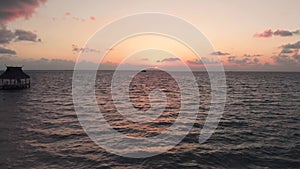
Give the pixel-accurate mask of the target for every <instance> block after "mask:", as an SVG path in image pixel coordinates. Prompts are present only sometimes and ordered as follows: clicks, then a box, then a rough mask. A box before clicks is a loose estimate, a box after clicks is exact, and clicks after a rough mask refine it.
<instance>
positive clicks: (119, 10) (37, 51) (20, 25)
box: [0, 0, 300, 71]
mask: <svg viewBox="0 0 300 169" xmlns="http://www.w3.org/2000/svg"><path fill="white" fill-rule="evenodd" d="M299 7H300V1H298V0H263V1H261V0H252V1H243V0H227V1H221V0H218V1H217V0H209V1H208V0H206V1H204V0H187V1H182V0H163V1H162V0H151V1H144V0H124V1H120V0H119V1H117V0H87V1H82V0H51V1H50V0H1V1H0V69H4V68H5V64H6V65H24V68H25V69H38V70H43V69H63V70H65V69H72V68H73V66H74V63H75V62H76V60H77V56H78V55H79V53H80V52H83V53H89V54H90V55H97V54H99V53H101V52H108V53H107V56H106V57H105V59H104V60H103V62H102V64H103V66H104V67H105V68H110V67H113V66H116V65H118V64H120V62H121V61H122V60H123V59H124V57H126V56H128V54H130V53H132V52H134V51H137V50H142V49H148V48H155V49H164V50H167V51H171V52H172V53H173V54H175V55H176V56H173V55H168V54H166V53H160V52H157V51H156V52H153V53H151V52H148V53H144V55H139V56H138V55H135V56H132V57H131V58H128V59H127V60H126V64H128V65H132V67H135V66H136V67H138V66H139V65H147V66H149V67H163V66H169V67H174V69H178V70H180V67H181V65H182V64H187V65H189V66H191V67H194V68H197V67H203V65H202V62H201V60H199V59H197V58H198V57H197V56H195V55H194V54H193V53H192V52H191V51H190V50H189V49H187V48H186V47H185V46H184V45H182V44H181V43H179V42H177V41H176V40H174V39H171V38H167V37H161V36H156V35H144V36H138V37H133V38H129V39H128V40H125V41H123V42H121V43H119V44H117V45H116V46H114V47H113V48H112V49H101V47H99V48H89V47H88V46H84V45H85V44H86V43H87V41H88V40H89V38H90V37H91V36H92V35H93V34H94V33H95V32H96V31H97V30H98V29H99V28H101V27H103V26H104V25H106V24H109V23H110V22H112V21H114V20H117V19H119V18H122V17H125V16H128V15H133V14H137V13H144V12H159V13H164V14H170V15H173V16H177V17H179V18H182V19H184V20H185V21H187V22H189V23H191V24H193V25H194V26H195V27H197V28H198V29H199V30H200V31H201V32H202V33H203V34H204V35H205V36H206V37H207V39H208V40H209V41H210V42H211V44H212V45H213V47H214V49H215V53H207V54H206V55H205V56H201V57H204V58H206V59H209V58H210V57H212V56H216V55H217V54H218V55H219V58H220V60H221V61H222V63H223V65H224V67H225V69H226V70H233V71H234V70H237V71H248V70H251V71H300V53H299V52H298V50H299V49H300V16H299V12H298V11H299ZM120 29H122V28H120ZM178 58H180V59H178Z"/></svg>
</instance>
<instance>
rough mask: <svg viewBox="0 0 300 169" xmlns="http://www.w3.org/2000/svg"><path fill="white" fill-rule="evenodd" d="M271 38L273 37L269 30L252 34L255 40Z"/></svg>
mask: <svg viewBox="0 0 300 169" xmlns="http://www.w3.org/2000/svg"><path fill="white" fill-rule="evenodd" d="M272 36H273V31H272V30H271V29H268V30H265V31H264V32H262V33H256V34H254V37H256V38H270V37H272Z"/></svg>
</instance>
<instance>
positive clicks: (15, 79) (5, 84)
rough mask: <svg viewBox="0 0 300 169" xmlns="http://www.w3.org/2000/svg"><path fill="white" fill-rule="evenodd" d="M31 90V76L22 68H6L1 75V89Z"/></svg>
mask: <svg viewBox="0 0 300 169" xmlns="http://www.w3.org/2000/svg"><path fill="white" fill-rule="evenodd" d="M26 88H30V76H28V75H27V74H26V73H24V72H23V70H22V67H13V66H6V71H5V72H4V73H2V74H1V75H0V89H26Z"/></svg>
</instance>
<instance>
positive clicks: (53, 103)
mask: <svg viewBox="0 0 300 169" xmlns="http://www.w3.org/2000/svg"><path fill="white" fill-rule="evenodd" d="M26 73H28V75H30V76H31V88H30V89H26V90H11V91H5V90H0V132H1V134H0V152H1V156H0V168H3V169H4V168H39V169H40V168H41V169H43V168H56V169H59V168H74V169H75V168H79V169H81V168H122V169H123V168H137V169H139V168H299V166H300V158H299V156H300V87H299V86H300V73H288V72H286V73H280V72H226V83H227V100H226V105H225V110H224V113H223V117H222V118H221V121H220V122H219V125H218V127H217V129H216V130H215V132H214V133H213V135H212V136H211V137H210V138H209V139H208V140H207V141H206V142H204V143H202V144H199V142H198V141H199V134H200V131H201V128H202V127H203V124H204V121H205V118H206V115H207V112H208V111H209V107H210V105H211V103H210V99H211V88H210V83H209V78H208V75H207V74H206V73H205V72H194V76H195V79H196V80H197V84H198V87H199V95H200V96H199V97H200V106H199V112H197V115H198V116H197V120H196V123H195V124H193V127H192V129H191V130H190V132H189V133H188V134H187V135H186V136H185V137H184V139H183V140H182V141H181V142H180V143H179V144H177V145H176V146H175V147H173V148H171V149H170V150H168V151H166V152H164V153H162V154H159V155H156V156H153V157H148V158H141V159H138V158H127V157H122V156H118V155H115V154H112V153H110V152H108V151H106V150H105V149H104V148H101V147H100V146H98V145H97V144H96V143H95V142H93V141H92V140H91V139H90V138H89V137H88V135H87V134H86V133H85V131H84V130H83V128H82V126H81V125H80V123H79V121H78V118H77V115H76V112H75V110H74V105H73V98H72V76H73V72H72V71H26ZM144 74H145V76H141V77H137V78H138V79H137V80H135V81H134V83H132V86H131V87H132V88H131V90H130V91H131V93H130V94H131V95H132V97H131V101H132V104H133V106H134V108H136V109H139V110H141V111H146V110H149V109H151V104H150V103H149V99H147V98H148V96H147V94H149V93H147V91H149V90H153V89H155V88H151V85H153V84H154V85H155V82H157V80H160V81H163V82H164V83H163V84H162V86H160V87H162V88H165V89H166V91H165V92H166V97H167V98H168V100H167V103H166V109H165V111H164V112H163V114H161V116H159V117H158V118H157V119H156V120H155V121H153V122H152V123H151V122H150V123H147V124H142V125H139V124H137V123H133V122H131V121H128V120H126V119H124V118H123V119H122V117H123V116H120V114H118V113H117V112H116V110H115V107H114V105H113V102H112V98H111V97H110V90H111V89H110V85H109V84H110V79H111V77H112V75H113V72H112V71H100V72H98V76H97V80H96V87H95V88H96V96H97V101H98V103H99V108H100V110H102V113H103V114H104V116H105V118H106V120H107V121H108V122H109V124H110V125H111V126H112V127H113V128H114V129H115V130H116V131H118V132H120V133H122V134H124V135H128V136H132V137H152V136H155V135H158V134H160V132H162V131H165V130H167V129H168V127H170V126H171V125H172V123H173V122H174V121H175V120H176V118H177V116H178V109H179V108H180V106H179V105H180V104H179V103H180V97H179V96H178V93H180V91H178V90H180V89H179V88H178V86H177V85H176V83H175V82H174V81H172V78H171V77H168V76H166V75H165V74H161V73H158V74H156V75H154V76H152V75H151V72H145V73H144ZM174 74H175V75H176V76H177V78H183V77H186V76H187V75H186V73H185V72H175V73H174ZM124 77H125V76H124ZM143 77H151V78H143ZM149 79H150V80H149ZM119 80H122V79H119ZM187 83H188V82H187ZM143 84H144V85H143ZM187 85H188V84H187ZM141 87H146V90H145V88H141ZM154 97H155V96H154ZM190 97H191V99H192V98H193V97H194V96H193V95H191V96H190ZM120 98H122V96H120ZM157 102H158V103H159V104H160V102H159V100H158V101H157ZM118 104H120V106H121V107H122V106H123V108H124V110H126V106H127V105H126V104H125V103H123V102H122V100H121V101H120V102H118ZM122 104H123V105H122ZM187 104H189V103H187ZM127 113H129V114H130V112H127ZM91 120H92V119H91ZM113 139H114V138H112V141H114V140H113Z"/></svg>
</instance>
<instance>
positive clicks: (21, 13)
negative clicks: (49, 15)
mask: <svg viewBox="0 0 300 169" xmlns="http://www.w3.org/2000/svg"><path fill="white" fill-rule="evenodd" d="M46 1H47V0H30V1H20V0H1V5H0V24H4V25H5V24H7V23H9V22H11V21H14V20H16V19H18V18H25V19H28V18H30V17H31V16H32V15H33V14H34V13H35V9H36V8H37V7H39V6H40V5H42V4H44V3H45V2H46Z"/></svg>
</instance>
